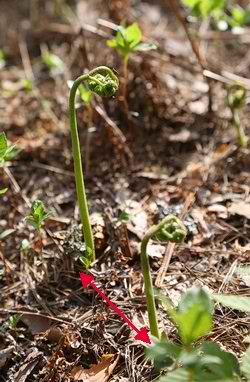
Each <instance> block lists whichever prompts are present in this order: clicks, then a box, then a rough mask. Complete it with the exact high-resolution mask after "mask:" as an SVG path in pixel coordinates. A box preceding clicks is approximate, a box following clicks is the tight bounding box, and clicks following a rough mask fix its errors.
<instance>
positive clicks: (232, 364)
mask: <svg viewBox="0 0 250 382" xmlns="http://www.w3.org/2000/svg"><path fill="white" fill-rule="evenodd" d="M201 349H202V352H203V353H204V356H203V357H205V356H210V357H215V358H217V359H218V360H219V361H220V362H207V363H206V362H204V366H207V368H208V369H210V371H211V372H212V374H214V375H215V376H216V377H218V378H221V379H228V378H234V376H235V375H240V368H239V362H238V360H237V358H236V357H235V356H234V355H233V354H232V353H229V352H226V351H224V350H222V349H221V348H220V346H219V345H217V344H215V343H213V342H204V343H203V345H202V347H201Z"/></svg>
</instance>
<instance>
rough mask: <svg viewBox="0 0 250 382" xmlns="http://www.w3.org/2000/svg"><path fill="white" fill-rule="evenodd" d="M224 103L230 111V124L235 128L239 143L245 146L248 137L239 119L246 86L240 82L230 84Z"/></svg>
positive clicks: (244, 102)
mask: <svg viewBox="0 0 250 382" xmlns="http://www.w3.org/2000/svg"><path fill="white" fill-rule="evenodd" d="M226 103H227V105H228V107H229V108H230V110H231V113H232V124H233V126H234V128H235V130H236V133H237V138H238V142H239V145H240V146H241V147H246V146H247V142H248V137H247V136H246V135H245V131H244V128H243V126H242V124H241V121H240V111H241V110H242V109H243V108H244V106H245V104H246V88H245V87H244V86H243V85H242V84H241V83H234V84H232V85H231V86H230V87H229V88H228V91H227V97H226Z"/></svg>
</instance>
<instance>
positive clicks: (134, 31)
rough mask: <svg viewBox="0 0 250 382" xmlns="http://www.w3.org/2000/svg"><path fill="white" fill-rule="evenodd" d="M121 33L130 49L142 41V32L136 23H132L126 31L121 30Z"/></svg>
mask: <svg viewBox="0 0 250 382" xmlns="http://www.w3.org/2000/svg"><path fill="white" fill-rule="evenodd" d="M121 33H122V34H123V36H124V39H125V41H126V43H128V45H129V46H130V48H133V47H135V46H136V45H137V44H139V43H140V42H141V40H142V31H141V29H140V28H139V25H138V24H137V23H133V24H132V25H130V26H129V27H127V28H126V29H122V30H121Z"/></svg>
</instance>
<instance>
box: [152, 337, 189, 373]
mask: <svg viewBox="0 0 250 382" xmlns="http://www.w3.org/2000/svg"><path fill="white" fill-rule="evenodd" d="M181 351H182V348H181V347H180V346H178V345H176V344H174V343H172V342H169V341H166V340H163V341H161V342H158V343H156V344H155V345H154V346H152V347H148V348H146V351H145V352H146V356H147V357H148V358H149V359H152V360H153V361H154V366H155V368H156V369H162V368H165V367H169V366H171V365H172V364H173V363H174V361H175V360H176V359H177V358H178V356H179V355H180V353H181Z"/></svg>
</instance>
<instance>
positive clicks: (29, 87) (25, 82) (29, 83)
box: [21, 79, 33, 93]
mask: <svg viewBox="0 0 250 382" xmlns="http://www.w3.org/2000/svg"><path fill="white" fill-rule="evenodd" d="M21 85H22V88H23V90H24V91H25V92H26V93H30V92H31V91H32V89H33V83H32V81H31V80H27V79H23V80H21Z"/></svg>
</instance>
